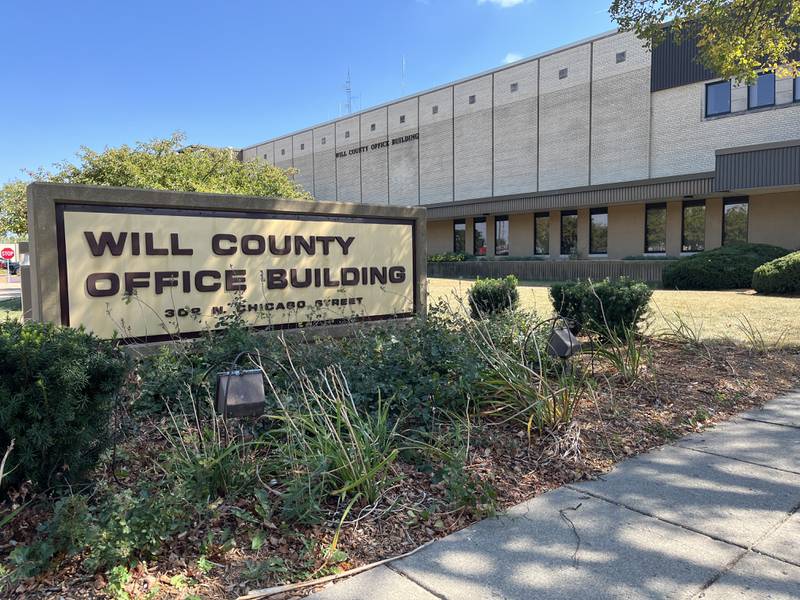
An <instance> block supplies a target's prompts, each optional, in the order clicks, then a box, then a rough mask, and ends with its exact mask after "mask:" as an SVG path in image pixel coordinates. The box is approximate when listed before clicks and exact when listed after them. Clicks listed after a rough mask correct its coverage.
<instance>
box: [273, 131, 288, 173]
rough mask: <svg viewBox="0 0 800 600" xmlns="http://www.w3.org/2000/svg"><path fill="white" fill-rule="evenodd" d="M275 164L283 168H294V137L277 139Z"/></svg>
mask: <svg viewBox="0 0 800 600" xmlns="http://www.w3.org/2000/svg"><path fill="white" fill-rule="evenodd" d="M275 166H276V167H278V168H281V169H291V168H292V138H291V137H286V138H281V139H279V140H275Z"/></svg>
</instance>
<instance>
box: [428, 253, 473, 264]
mask: <svg viewBox="0 0 800 600" xmlns="http://www.w3.org/2000/svg"><path fill="white" fill-rule="evenodd" d="M464 260H466V256H465V255H464V254H463V253H461V252H458V253H456V252H443V253H442V254H431V255H430V256H428V262H429V263H439V262H462V261H464Z"/></svg>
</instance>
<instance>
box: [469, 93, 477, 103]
mask: <svg viewBox="0 0 800 600" xmlns="http://www.w3.org/2000/svg"><path fill="white" fill-rule="evenodd" d="M477 101H478V99H477V97H476V95H475V94H470V95H469V98H467V103H468V104H475V103H476V102H477Z"/></svg>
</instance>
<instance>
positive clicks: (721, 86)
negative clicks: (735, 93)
mask: <svg viewBox="0 0 800 600" xmlns="http://www.w3.org/2000/svg"><path fill="white" fill-rule="evenodd" d="M793 86H794V91H793V98H794V101H795V102H800V86H799V85H798V83H797V79H796V78H795V80H794V83H793ZM766 106H775V73H762V74H760V75H759V76H758V78H757V79H756V81H755V83H753V84H751V85H748V86H747V108H748V110H752V109H754V108H764V107H766ZM730 112H731V82H730V80H728V81H717V82H714V83H709V84H706V116H707V117H716V116H719V115H727V114H730Z"/></svg>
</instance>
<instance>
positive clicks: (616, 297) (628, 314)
mask: <svg viewBox="0 0 800 600" xmlns="http://www.w3.org/2000/svg"><path fill="white" fill-rule="evenodd" d="M652 295H653V290H652V289H650V287H648V286H647V284H645V283H643V282H641V281H635V280H633V279H630V278H628V277H620V278H618V279H610V278H606V279H603V280H602V281H598V282H593V281H591V280H582V281H572V282H562V283H555V284H553V285H552V286H551V287H550V300H551V301H552V303H553V309H554V310H555V312H556V313H557V314H559V315H561V316H562V317H564V318H566V319H567V320H568V322H569V323H570V327H571V329H572V331H573V333H576V334H577V333H578V332H579V331H580V330H581V329H583V328H586V329H589V330H592V331H594V332H597V333H600V334H601V335H605V334H606V333H607V332H610V333H615V334H617V335H619V334H624V332H625V330H626V329H631V330H634V331H636V330H638V326H639V321H640V320H641V319H642V318H643V317H644V316H645V314H646V313H647V308H648V304H649V302H650V298H651V297H652Z"/></svg>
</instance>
